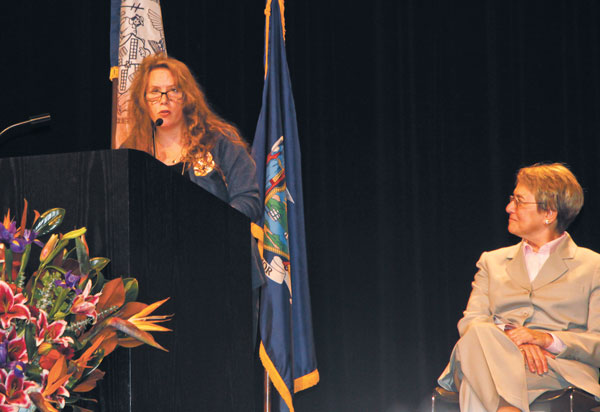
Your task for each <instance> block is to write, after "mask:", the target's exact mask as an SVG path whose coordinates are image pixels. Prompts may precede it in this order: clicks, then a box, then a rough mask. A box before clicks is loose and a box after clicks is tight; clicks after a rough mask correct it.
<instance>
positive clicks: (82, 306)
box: [71, 280, 102, 322]
mask: <svg viewBox="0 0 600 412" xmlns="http://www.w3.org/2000/svg"><path fill="white" fill-rule="evenodd" d="M91 289H92V281H91V280H88V281H87V283H86V285H85V289H84V290H83V292H81V294H79V295H77V296H75V299H73V305H72V306H71V312H72V313H75V314H78V315H85V316H89V317H91V318H94V322H96V319H97V316H98V314H97V313H96V304H97V303H98V299H100V295H101V294H102V292H100V293H97V294H95V295H93V296H89V294H90V291H91Z"/></svg>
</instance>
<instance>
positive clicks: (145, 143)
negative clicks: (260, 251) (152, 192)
mask: <svg viewBox="0 0 600 412" xmlns="http://www.w3.org/2000/svg"><path fill="white" fill-rule="evenodd" d="M130 94H131V99H130V101H129V122H130V130H131V133H130V135H129V137H128V139H127V140H126V141H125V143H123V145H122V146H121V148H122V149H137V150H142V151H145V152H147V153H149V154H151V155H153V156H154V157H156V158H157V159H158V160H160V161H161V162H163V163H164V164H166V165H169V166H172V167H173V168H174V169H176V170H178V171H181V173H182V174H184V173H185V174H186V175H187V176H189V178H190V180H191V181H192V182H194V183H196V184H197V185H199V186H201V187H203V188H204V189H206V190H207V191H209V192H211V193H212V194H214V195H215V196H217V197H219V198H220V199H221V200H224V201H225V202H228V203H229V204H230V205H231V206H233V207H234V208H236V209H238V210H239V211H240V212H242V213H244V214H245V215H246V216H248V217H249V218H250V219H251V220H252V221H256V220H257V219H259V218H260V216H261V213H262V206H261V203H260V199H259V193H258V183H257V181H256V165H255V164H254V161H253V160H252V158H251V157H250V155H249V153H248V150H247V145H246V143H245V142H244V141H243V140H242V138H241V137H240V134H239V132H238V131H237V129H236V128H235V127H234V126H232V125H231V124H229V123H227V122H225V121H224V120H223V119H221V118H220V117H219V116H218V115H217V114H215V113H214V112H213V111H212V110H211V109H210V107H209V105H208V103H207V101H206V97H205V96H204V93H203V92H202V90H201V89H200V86H199V85H198V83H196V81H195V80H194V77H193V75H192V73H191V72H190V70H189V69H188V67H187V66H186V65H185V64H183V63H182V62H180V61H179V60H176V59H174V58H171V57H168V56H167V55H166V54H164V53H159V54H154V55H151V56H148V57H146V58H145V59H144V60H143V61H142V64H141V65H140V66H139V68H138V70H137V71H136V74H135V77H134V80H133V82H132V84H131V87H130ZM159 119H161V120H159ZM153 128H154V130H155V131H156V133H155V141H153V138H152V132H153Z"/></svg>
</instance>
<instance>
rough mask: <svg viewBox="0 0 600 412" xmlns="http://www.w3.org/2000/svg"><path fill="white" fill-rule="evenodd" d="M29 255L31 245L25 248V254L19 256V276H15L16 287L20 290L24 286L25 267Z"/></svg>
mask: <svg viewBox="0 0 600 412" xmlns="http://www.w3.org/2000/svg"><path fill="white" fill-rule="evenodd" d="M30 254H31V244H28V245H27V246H25V252H23V256H21V266H20V267H19V274H18V276H17V286H18V287H20V288H22V287H23V285H25V267H26V266H27V262H29V255H30Z"/></svg>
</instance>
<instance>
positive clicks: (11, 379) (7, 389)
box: [0, 369, 37, 410]
mask: <svg viewBox="0 0 600 412" xmlns="http://www.w3.org/2000/svg"><path fill="white" fill-rule="evenodd" d="M36 386H37V384H36V383H35V382H32V381H27V380H25V379H23V378H19V377H18V376H17V375H16V374H15V372H14V371H10V372H9V373H8V374H7V373H6V371H5V370H4V369H0V394H1V395H2V396H3V398H4V399H3V401H4V402H3V403H4V404H5V405H7V406H11V407H17V406H18V407H22V408H29V407H30V406H31V400H30V399H29V396H27V393H26V392H27V390H29V389H31V388H33V387H36ZM1 404H2V403H0V405H1ZM2 406H4V405H2ZM0 410H2V409H0ZM7 410H9V409H7ZM14 410H18V408H17V409H14Z"/></svg>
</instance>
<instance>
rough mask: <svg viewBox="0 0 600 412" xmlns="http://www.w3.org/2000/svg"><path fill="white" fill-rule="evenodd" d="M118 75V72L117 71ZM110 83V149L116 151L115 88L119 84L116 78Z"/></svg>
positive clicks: (116, 95) (117, 97) (116, 100)
mask: <svg viewBox="0 0 600 412" xmlns="http://www.w3.org/2000/svg"><path fill="white" fill-rule="evenodd" d="M117 73H118V71H117ZM111 77H112V76H111ZM111 83H112V110H111V116H110V117H111V124H110V147H111V148H112V149H118V147H116V145H117V103H118V99H119V96H118V93H117V87H118V83H119V79H118V78H114V79H111Z"/></svg>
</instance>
